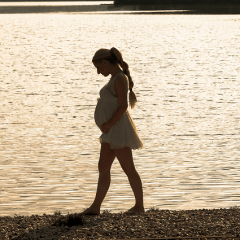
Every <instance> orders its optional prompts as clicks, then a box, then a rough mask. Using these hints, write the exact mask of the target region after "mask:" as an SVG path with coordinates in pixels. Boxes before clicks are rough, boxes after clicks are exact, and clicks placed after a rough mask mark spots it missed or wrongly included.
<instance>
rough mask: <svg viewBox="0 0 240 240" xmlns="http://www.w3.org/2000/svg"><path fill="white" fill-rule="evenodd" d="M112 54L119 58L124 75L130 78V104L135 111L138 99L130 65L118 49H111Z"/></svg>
mask: <svg viewBox="0 0 240 240" xmlns="http://www.w3.org/2000/svg"><path fill="white" fill-rule="evenodd" d="M110 51H111V53H112V54H113V55H114V56H115V57H116V58H117V60H118V63H119V64H120V66H121V68H122V70H123V73H124V74H125V75H127V77H128V80H129V90H130V92H129V103H130V106H131V108H132V109H133V108H134V107H135V105H136V103H137V97H136V95H135V93H134V92H133V90H132V89H133V86H134V83H133V80H132V77H131V75H130V71H129V66H128V64H127V63H126V62H125V61H123V57H122V54H121V52H120V51H118V50H117V49H116V48H114V47H113V48H111V50H110Z"/></svg>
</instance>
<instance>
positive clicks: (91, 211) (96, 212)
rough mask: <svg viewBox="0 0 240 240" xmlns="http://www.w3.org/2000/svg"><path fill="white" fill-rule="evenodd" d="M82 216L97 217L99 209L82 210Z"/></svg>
mask: <svg viewBox="0 0 240 240" xmlns="http://www.w3.org/2000/svg"><path fill="white" fill-rule="evenodd" d="M81 214H82V215H99V214H100V209H96V208H94V207H92V206H91V207H89V208H87V209H86V210H84V211H83V212H82V213H81Z"/></svg>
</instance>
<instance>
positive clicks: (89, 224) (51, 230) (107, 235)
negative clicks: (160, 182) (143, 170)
mask: <svg viewBox="0 0 240 240" xmlns="http://www.w3.org/2000/svg"><path fill="white" fill-rule="evenodd" d="M71 217H72V219H71ZM239 220H240V208H238V207H236V208H230V209H210V210H209V209H200V210H183V211H168V210H159V209H154V208H152V209H150V210H148V211H146V213H144V214H135V215H127V214H124V213H110V212H106V211H105V212H103V213H101V214H100V215H98V216H83V217H82V216H81V215H79V214H77V213H75V214H68V215H61V213H60V212H55V213H54V214H53V215H47V214H43V215H32V216H18V215H15V216H14V217H7V216H6V217H1V218H0V226H1V227H0V239H31V240H32V239H71V240H73V239H130V238H131V239H152V238H154V239H240V221H239Z"/></svg>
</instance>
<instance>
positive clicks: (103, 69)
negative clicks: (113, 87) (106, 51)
mask: <svg viewBox="0 0 240 240" xmlns="http://www.w3.org/2000/svg"><path fill="white" fill-rule="evenodd" d="M93 64H94V66H95V67H96V68H97V73H98V74H102V75H103V76H105V77H107V76H108V75H109V71H108V68H107V64H106V62H104V61H102V62H98V63H93Z"/></svg>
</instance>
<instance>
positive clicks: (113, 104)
mask: <svg viewBox="0 0 240 240" xmlns="http://www.w3.org/2000/svg"><path fill="white" fill-rule="evenodd" d="M120 74H123V73H120ZM116 76H117V75H116ZM116 76H114V77H112V78H111V79H110V80H109V82H108V83H107V84H106V85H105V86H104V87H103V88H102V89H101V90H100V93H99V94H100V98H99V99H98V103H97V106H96V109H95V113H94V118H95V122H96V124H97V126H98V127H99V128H100V127H101V125H102V124H103V123H105V122H107V121H108V120H109V119H110V118H111V117H112V115H113V114H114V113H115V111H116V110H117V108H118V106H119V102H118V98H117V95H116V93H115V90H114V83H115V79H116ZM99 140H100V142H101V143H104V142H106V143H109V144H110V147H111V148H112V149H114V148H123V147H126V146H127V147H130V148H131V149H139V148H142V146H143V144H142V142H141V140H140V138H139V136H138V133H137V129H136V127H135V125H134V123H133V120H132V118H131V116H130V114H129V112H128V110H126V111H125V113H124V114H123V115H122V117H121V118H120V119H119V120H118V121H117V122H116V123H115V124H114V125H113V126H112V127H111V128H110V130H109V132H108V133H102V135H101V136H100V139H99Z"/></svg>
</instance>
